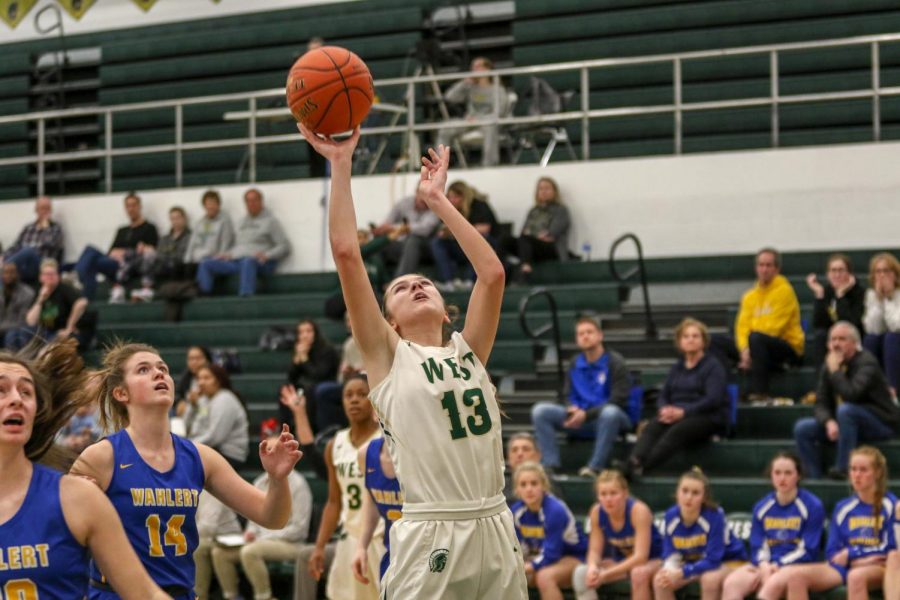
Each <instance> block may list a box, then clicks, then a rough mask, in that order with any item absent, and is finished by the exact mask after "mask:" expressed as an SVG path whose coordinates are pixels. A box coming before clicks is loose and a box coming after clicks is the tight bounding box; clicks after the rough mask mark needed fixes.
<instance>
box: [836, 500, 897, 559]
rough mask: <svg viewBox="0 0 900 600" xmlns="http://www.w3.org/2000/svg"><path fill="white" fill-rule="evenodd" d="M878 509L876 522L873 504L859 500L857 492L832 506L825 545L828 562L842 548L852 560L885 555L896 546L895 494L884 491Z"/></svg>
mask: <svg viewBox="0 0 900 600" xmlns="http://www.w3.org/2000/svg"><path fill="white" fill-rule="evenodd" d="M879 508H880V510H879V516H878V519H877V521H876V519H875V515H874V510H873V507H872V505H871V504H867V503H865V502H863V501H862V500H860V499H859V496H857V495H856V494H853V495H852V496H850V497H849V498H844V499H843V500H841V501H840V502H838V503H837V504H836V505H835V507H834V513H833V515H832V517H831V524H830V525H829V527H828V544H827V546H826V548H825V555H826V557H827V559H828V561H829V562H830V561H831V558H832V557H833V556H834V555H835V554H837V553H838V552H840V551H841V550H843V549H845V548H846V549H847V550H848V558H849V560H850V561H854V560H856V559H858V558H865V557H867V556H887V553H888V552H889V551H891V550H893V549H895V548H896V547H897V540H896V539H895V537H896V535H897V534H898V532H897V531H896V529H897V528H898V525H897V523H898V522H900V518H898V517H900V503H898V501H897V497H896V496H895V495H894V494H892V493H891V492H887V493H886V494H885V495H884V498H882V499H881V506H880V507H879Z"/></svg>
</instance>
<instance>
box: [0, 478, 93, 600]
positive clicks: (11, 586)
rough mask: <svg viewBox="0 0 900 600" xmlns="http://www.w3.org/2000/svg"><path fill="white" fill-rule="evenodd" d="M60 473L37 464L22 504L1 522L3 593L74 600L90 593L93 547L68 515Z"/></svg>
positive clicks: (0, 591)
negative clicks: (79, 538)
mask: <svg viewBox="0 0 900 600" xmlns="http://www.w3.org/2000/svg"><path fill="white" fill-rule="evenodd" d="M61 478H62V474H61V473H58V472H56V471H54V470H52V469H50V468H48V467H45V466H43V465H38V464H35V465H34V472H33V474H32V475H31V482H30V483H29V484H28V491H27V492H26V493H25V500H24V502H22V506H21V507H20V508H19V510H18V512H16V514H15V515H13V517H12V518H11V519H9V520H8V521H7V522H6V523H3V524H2V525H0V598H9V599H13V600H19V599H20V598H26V599H29V600H30V599H32V598H34V599H37V598H41V599H44V598H48V599H54V598H55V599H59V600H69V599H72V598H82V597H84V594H85V593H87V584H88V551H87V548H85V547H84V546H82V545H81V544H79V543H78V541H77V540H76V539H75V538H74V537H73V536H72V532H71V531H69V526H68V525H67V524H66V520H65V518H64V517H63V512H62V506H61V504H60V502H59V481H60V479H61ZM84 508H85V510H90V507H84Z"/></svg>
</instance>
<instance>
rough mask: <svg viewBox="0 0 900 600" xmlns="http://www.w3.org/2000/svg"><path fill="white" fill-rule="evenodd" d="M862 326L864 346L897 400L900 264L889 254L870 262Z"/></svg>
mask: <svg viewBox="0 0 900 600" xmlns="http://www.w3.org/2000/svg"><path fill="white" fill-rule="evenodd" d="M863 326H864V327H865V329H866V336H865V337H864V338H863V347H864V348H865V349H866V350H868V351H869V352H871V353H872V354H874V355H875V356H876V357H878V362H879V363H880V364H881V368H882V369H884V374H885V375H887V379H888V383H889V384H890V385H891V390H892V391H893V392H894V397H895V398H896V397H897V386H898V385H900V261H897V258H896V257H895V256H894V255H893V254H891V253H889V252H881V253H879V254H876V255H875V256H873V257H872V260H871V261H869V289H868V290H866V309H865V312H864V313H863Z"/></svg>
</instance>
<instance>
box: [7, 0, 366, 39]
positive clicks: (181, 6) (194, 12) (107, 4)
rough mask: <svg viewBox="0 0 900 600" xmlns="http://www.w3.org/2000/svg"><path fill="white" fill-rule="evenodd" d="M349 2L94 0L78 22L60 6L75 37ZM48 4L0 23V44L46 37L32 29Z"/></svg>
mask: <svg viewBox="0 0 900 600" xmlns="http://www.w3.org/2000/svg"><path fill="white" fill-rule="evenodd" d="M348 1H352V0H218V1H217V2H212V1H210V0H158V1H157V3H156V4H154V5H153V7H152V8H150V10H149V11H147V12H144V11H143V9H141V8H139V7H138V5H137V4H135V3H134V2H132V1H131V0H97V1H96V2H95V3H94V5H93V6H91V7H90V8H89V9H88V10H87V11H86V12H85V13H84V15H82V17H81V19H80V20H77V21H76V20H75V19H74V18H72V16H70V15H69V13H67V12H66V11H65V10H64V9H63V8H62V7H60V12H61V13H62V19H63V28H64V30H65V32H66V35H77V34H79V33H91V32H96V31H106V30H110V29H124V28H128V27H144V26H146V25H158V24H160V23H171V22H175V21H190V20H193V19H211V18H216V17H225V16H228V15H235V14H242V13H251V12H259V11H260V10H267V11H269V10H279V9H284V8H296V7H299V6H311V5H313V4H332V3H337V2H348ZM48 4H54V5H56V4H57V3H56V0H38V2H37V3H36V4H35V5H34V8H32V9H31V10H30V11H29V12H28V14H27V15H26V16H25V18H24V19H23V20H22V22H21V23H19V25H18V26H17V27H16V28H15V29H12V30H11V29H10V28H9V27H8V26H7V25H6V24H5V23H3V22H2V21H0V45H2V44H5V43H12V42H23V41H25V40H31V39H37V38H41V37H45V36H44V35H43V34H41V33H39V32H38V31H37V30H36V29H35V27H34V16H35V15H36V14H37V13H38V11H39V10H40V9H42V8H43V7H45V6H47V5H48ZM57 6H58V5H57ZM41 22H42V24H44V26H45V27H46V26H47V25H48V24H49V25H52V24H53V23H55V21H54V18H53V16H52V15H51V14H46V15H44V16H43V17H42V18H41ZM54 35H55V33H54Z"/></svg>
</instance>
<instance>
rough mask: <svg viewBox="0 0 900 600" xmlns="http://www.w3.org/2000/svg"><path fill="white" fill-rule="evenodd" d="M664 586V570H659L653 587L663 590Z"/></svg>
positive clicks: (654, 578)
mask: <svg viewBox="0 0 900 600" xmlns="http://www.w3.org/2000/svg"><path fill="white" fill-rule="evenodd" d="M662 587H663V572H662V571H659V572H657V573H656V575H655V576H654V577H653V589H654V590H661V589H662Z"/></svg>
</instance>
